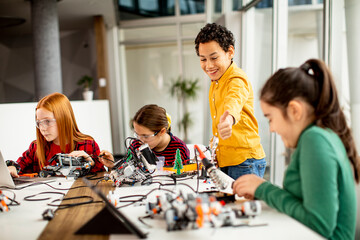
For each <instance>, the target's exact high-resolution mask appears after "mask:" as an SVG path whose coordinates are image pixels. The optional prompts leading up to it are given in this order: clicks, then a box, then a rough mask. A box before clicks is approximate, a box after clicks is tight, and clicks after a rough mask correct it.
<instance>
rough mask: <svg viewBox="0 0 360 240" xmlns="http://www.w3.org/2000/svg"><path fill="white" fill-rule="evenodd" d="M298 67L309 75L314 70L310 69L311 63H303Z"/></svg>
mask: <svg viewBox="0 0 360 240" xmlns="http://www.w3.org/2000/svg"><path fill="white" fill-rule="evenodd" d="M300 68H301V69H302V70H303V71H304V72H305V73H306V74H309V75H314V71H311V72H310V70H312V69H311V65H310V64H309V63H307V62H306V63H304V64H303V65H301V66H300Z"/></svg>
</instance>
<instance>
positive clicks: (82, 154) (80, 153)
mask: <svg viewBox="0 0 360 240" xmlns="http://www.w3.org/2000/svg"><path fill="white" fill-rule="evenodd" d="M69 156H70V157H83V158H84V159H85V161H88V162H89V163H90V165H91V166H94V165H95V162H94V160H93V159H92V158H91V157H90V155H89V154H87V152H85V151H72V152H71V153H69Z"/></svg>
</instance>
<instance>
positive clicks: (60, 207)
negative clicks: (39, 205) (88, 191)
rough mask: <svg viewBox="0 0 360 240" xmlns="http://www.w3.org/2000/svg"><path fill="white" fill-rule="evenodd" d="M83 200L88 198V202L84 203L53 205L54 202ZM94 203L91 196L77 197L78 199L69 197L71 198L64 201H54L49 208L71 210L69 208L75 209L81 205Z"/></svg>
mask: <svg viewBox="0 0 360 240" xmlns="http://www.w3.org/2000/svg"><path fill="white" fill-rule="evenodd" d="M83 198H88V199H89V200H88V201H84V202H78V203H68V204H53V203H54V202H58V201H61V200H62V201H63V202H64V201H69V200H74V199H83ZM93 202H94V198H93V197H91V196H77V197H69V198H63V199H55V200H53V201H52V202H51V203H48V204H47V205H48V206H52V207H58V208H59V209H64V208H69V207H75V206H80V205H84V204H89V203H93Z"/></svg>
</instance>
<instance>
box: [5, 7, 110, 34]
mask: <svg viewBox="0 0 360 240" xmlns="http://www.w3.org/2000/svg"><path fill="white" fill-rule="evenodd" d="M57 8H58V18H59V28H60V31H73V30H79V29H88V28H92V27H93V17H94V16H96V15H102V16H103V17H104V21H105V24H106V26H107V27H113V26H115V25H116V24H117V1H115V0H60V1H58V2H57ZM1 17H12V18H23V19H25V23H23V24H21V25H17V26H11V27H1V28H0V35H2V36H4V35H9V36H11V35H26V34H31V32H32V26H31V1H30V0H0V26H4V25H5V23H4V24H1Z"/></svg>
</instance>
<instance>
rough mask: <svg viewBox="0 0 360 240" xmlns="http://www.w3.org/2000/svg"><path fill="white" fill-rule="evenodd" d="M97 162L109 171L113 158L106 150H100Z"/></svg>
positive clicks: (112, 165) (112, 164)
mask: <svg viewBox="0 0 360 240" xmlns="http://www.w3.org/2000/svg"><path fill="white" fill-rule="evenodd" d="M99 160H100V162H101V163H102V164H104V166H106V167H108V168H109V169H111V168H113V167H114V156H113V155H112V154H111V153H110V152H109V151H107V150H102V151H101V152H100V155H99Z"/></svg>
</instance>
